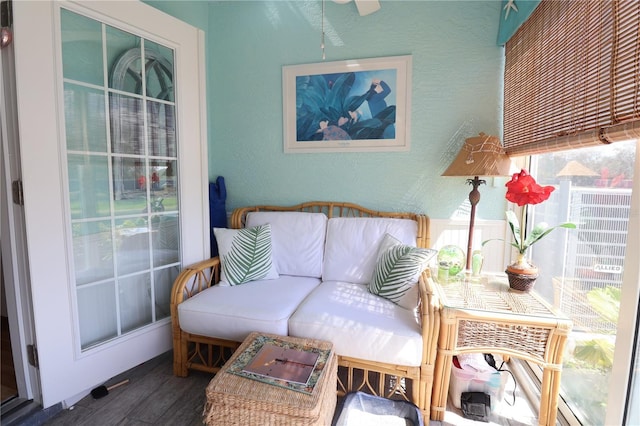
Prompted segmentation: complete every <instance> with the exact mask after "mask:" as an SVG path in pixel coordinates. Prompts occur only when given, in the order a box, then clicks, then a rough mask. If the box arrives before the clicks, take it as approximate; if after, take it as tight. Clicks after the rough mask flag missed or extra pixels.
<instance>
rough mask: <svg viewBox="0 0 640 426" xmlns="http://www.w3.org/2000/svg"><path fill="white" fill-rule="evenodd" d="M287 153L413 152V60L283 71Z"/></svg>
mask: <svg viewBox="0 0 640 426" xmlns="http://www.w3.org/2000/svg"><path fill="white" fill-rule="evenodd" d="M282 87H283V121H284V152H285V153H309V152H356V151H368V152H376V151H377V152H380V151H408V150H409V141H410V138H409V136H410V134H409V133H410V131H409V130H410V115H411V56H410V55H406V56H391V57H384V58H371V59H354V60H347V61H336V62H321V63H317V64H306V65H289V66H284V67H283V68H282Z"/></svg>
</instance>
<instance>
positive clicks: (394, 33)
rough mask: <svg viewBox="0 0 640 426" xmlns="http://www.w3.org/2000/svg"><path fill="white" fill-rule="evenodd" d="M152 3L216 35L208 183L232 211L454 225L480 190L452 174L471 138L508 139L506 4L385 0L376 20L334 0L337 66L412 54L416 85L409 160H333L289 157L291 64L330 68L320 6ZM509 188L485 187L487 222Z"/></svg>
mask: <svg viewBox="0 0 640 426" xmlns="http://www.w3.org/2000/svg"><path fill="white" fill-rule="evenodd" d="M147 3H149V4H151V5H153V6H154V7H157V8H159V9H161V10H163V11H165V12H167V13H169V14H172V15H174V16H176V17H178V18H180V19H182V20H184V21H186V22H188V23H191V24H192V25H195V26H197V27H199V28H202V29H203V30H205V31H206V33H207V48H206V54H207V72H208V82H207V91H208V93H207V98H208V120H209V121H208V127H209V180H210V181H215V179H216V178H217V177H218V176H224V178H225V182H226V186H227V201H226V207H227V210H229V211H230V210H232V209H233V208H235V207H239V206H244V205H252V204H280V205H288V204H297V203H300V202H304V201H311V200H336V201H352V202H356V203H360V204H362V205H364V206H366V207H369V208H373V209H379V210H389V211H405V210H406V211H418V212H424V213H427V214H429V215H430V216H431V217H433V218H449V217H452V216H453V215H454V214H456V212H457V211H460V206H461V205H462V204H463V203H464V202H465V201H466V200H467V196H468V193H469V191H470V189H471V188H470V187H469V186H468V185H467V184H466V183H465V179H464V178H445V177H441V176H440V175H441V173H442V172H443V171H444V169H445V168H446V167H447V165H448V164H449V162H450V160H451V158H452V156H453V155H455V152H457V150H458V148H459V147H460V146H461V145H462V143H463V142H464V138H466V137H469V136H473V135H476V134H477V133H478V132H485V133H489V134H495V135H498V136H501V134H500V129H501V127H502V123H501V115H502V101H501V98H502V70H503V48H502V47H501V46H498V45H497V44H496V36H497V31H498V25H499V19H500V12H501V3H500V1H499V0H490V1H480V0H471V1H447V0H443V1H433V0H425V1H400V0H394V1H391V0H381V6H382V8H381V9H380V10H379V11H377V12H375V13H373V14H371V15H368V16H360V15H359V14H358V12H357V9H356V6H355V4H354V3H353V2H351V3H348V4H337V3H335V2H333V1H331V0H326V2H325V32H326V37H325V44H326V61H339V60H346V59H358V58H372V57H383V56H397V55H412V58H413V70H412V72H413V81H412V92H411V98H412V111H411V150H410V151H409V152H383V153H322V154H284V150H283V125H282V66H284V65H295V64H308V63H315V62H322V55H321V50H320V36H321V22H322V2H321V1H320V0H295V1H283V0H275V1H270V0H259V1H212V2H198V1H151V0H150V1H147ZM207 13H208V16H206V17H205V14H207ZM503 184H504V179H496V182H495V184H494V182H493V180H492V179H489V180H488V185H486V186H482V187H481V192H482V201H481V204H480V206H479V207H478V212H477V217H478V218H479V219H503V218H504V208H505V202H504V186H503ZM462 210H464V207H462Z"/></svg>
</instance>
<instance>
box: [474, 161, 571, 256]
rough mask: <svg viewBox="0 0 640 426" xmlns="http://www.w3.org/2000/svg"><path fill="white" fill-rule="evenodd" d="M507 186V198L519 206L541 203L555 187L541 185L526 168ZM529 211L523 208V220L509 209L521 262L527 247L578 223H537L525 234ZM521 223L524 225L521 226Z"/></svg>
mask: <svg viewBox="0 0 640 426" xmlns="http://www.w3.org/2000/svg"><path fill="white" fill-rule="evenodd" d="M505 186H506V187H507V194H506V196H505V197H506V199H507V200H509V201H511V202H512V203H516V204H517V205H519V206H524V205H525V204H539V203H541V202H543V201H545V200H546V199H548V198H549V196H550V195H551V193H552V192H553V190H554V189H555V188H554V187H553V186H540V185H538V184H537V183H536V181H535V179H534V178H533V177H531V176H530V175H529V173H527V171H526V170H524V169H522V170H521V171H520V173H515V174H514V175H513V176H512V177H511V180H510V181H509V182H507V184H506V185H505ZM526 213H527V209H522V221H521V222H519V221H518V217H517V216H516V214H515V213H514V212H513V211H511V210H507V212H506V214H507V223H508V224H509V228H510V229H511V234H512V235H513V240H514V241H513V242H512V243H511V245H512V246H513V247H515V248H516V249H517V250H518V253H519V254H520V257H519V259H518V261H519V262H522V260H523V259H524V255H525V253H526V252H527V249H528V248H529V247H531V246H532V245H533V244H534V243H536V242H537V241H540V239H542V238H543V237H544V236H545V235H548V234H549V233H550V232H551V231H553V230H554V229H556V228H567V229H575V228H576V225H575V224H574V223H571V222H566V223H562V224H560V225H556V226H553V227H550V226H549V225H547V224H546V223H544V222H543V223H539V224H537V225H535V226H534V227H533V228H532V229H531V232H530V233H529V235H526V234H525V226H524V223H525V215H526ZM520 223H522V224H523V226H522V227H521V226H520ZM489 241H492V240H486V241H484V242H483V243H482V245H485V244H486V243H488V242H489Z"/></svg>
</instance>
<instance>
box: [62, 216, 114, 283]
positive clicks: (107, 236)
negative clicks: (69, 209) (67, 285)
mask: <svg viewBox="0 0 640 426" xmlns="http://www.w3.org/2000/svg"><path fill="white" fill-rule="evenodd" d="M72 229H73V263H74V266H75V273H76V285H78V286H80V285H83V284H87V283H90V282H95V281H101V280H105V279H108V278H113V274H114V272H113V246H112V243H111V221H109V220H101V221H92V222H78V223H74V224H73V226H72Z"/></svg>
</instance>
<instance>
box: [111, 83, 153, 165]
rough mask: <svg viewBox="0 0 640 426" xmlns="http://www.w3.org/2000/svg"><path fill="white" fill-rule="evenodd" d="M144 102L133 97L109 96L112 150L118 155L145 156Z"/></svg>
mask: <svg viewBox="0 0 640 426" xmlns="http://www.w3.org/2000/svg"><path fill="white" fill-rule="evenodd" d="M142 107H143V102H142V100H141V99H139V98H134V97H131V96H124V95H117V94H114V93H111V94H110V95H109V112H110V114H111V150H112V152H113V153H116V154H131V155H144V153H145V152H144V112H143V111H142Z"/></svg>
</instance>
